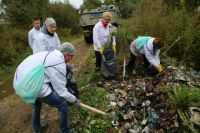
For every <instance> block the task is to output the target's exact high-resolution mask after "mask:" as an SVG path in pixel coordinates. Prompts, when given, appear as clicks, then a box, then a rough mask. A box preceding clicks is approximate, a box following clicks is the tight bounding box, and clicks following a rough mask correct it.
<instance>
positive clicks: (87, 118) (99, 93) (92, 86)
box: [69, 51, 110, 133]
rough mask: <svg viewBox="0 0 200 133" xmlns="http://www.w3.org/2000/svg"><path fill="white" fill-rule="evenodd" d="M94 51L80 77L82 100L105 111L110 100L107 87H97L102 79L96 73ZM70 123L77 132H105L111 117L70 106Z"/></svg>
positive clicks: (79, 84)
mask: <svg viewBox="0 0 200 133" xmlns="http://www.w3.org/2000/svg"><path fill="white" fill-rule="evenodd" d="M94 69H95V58H94V53H93V52H92V51H90V56H89V59H88V62H87V63H86V65H85V68H84V70H83V76H81V77H80V78H79V79H78V86H79V92H80V100H81V102H82V103H84V104H87V105H89V106H91V107H94V108H97V109H99V110H102V111H105V110H106V105H108V100H107V98H106V95H107V94H108V91H107V89H106V88H102V87H97V86H96V84H97V82H98V81H100V80H101V77H100V75H99V74H97V73H95V71H94ZM69 116H70V123H71V124H70V125H71V126H72V127H75V128H74V130H75V132H81V133H94V132H95V133H105V132H106V130H107V129H108V128H109V125H110V124H109V122H110V120H109V117H108V116H102V115H100V114H96V113H94V112H91V111H89V110H86V109H83V108H78V109H77V108H74V107H72V108H70V112H69Z"/></svg>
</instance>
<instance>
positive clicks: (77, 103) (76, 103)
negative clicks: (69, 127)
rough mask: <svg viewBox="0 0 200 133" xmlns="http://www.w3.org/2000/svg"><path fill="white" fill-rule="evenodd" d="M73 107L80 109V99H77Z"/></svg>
mask: <svg viewBox="0 0 200 133" xmlns="http://www.w3.org/2000/svg"><path fill="white" fill-rule="evenodd" d="M73 105H74V106H75V107H79V106H80V100H79V99H76V101H75V102H74V103H73Z"/></svg>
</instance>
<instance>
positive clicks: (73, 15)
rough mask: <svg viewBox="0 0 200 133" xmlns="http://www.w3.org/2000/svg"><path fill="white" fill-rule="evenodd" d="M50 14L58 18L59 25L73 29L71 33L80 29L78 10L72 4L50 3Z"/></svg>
mask: <svg viewBox="0 0 200 133" xmlns="http://www.w3.org/2000/svg"><path fill="white" fill-rule="evenodd" d="M48 15H49V16H51V17H53V18H54V19H55V20H56V23H57V25H58V27H60V28H67V29H71V34H74V33H77V32H78V31H79V25H78V15H77V11H76V9H75V8H73V7H72V6H71V5H70V4H63V3H54V4H50V5H49V9H48ZM49 16H48V17H49Z"/></svg>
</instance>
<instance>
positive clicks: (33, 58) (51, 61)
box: [13, 50, 76, 103]
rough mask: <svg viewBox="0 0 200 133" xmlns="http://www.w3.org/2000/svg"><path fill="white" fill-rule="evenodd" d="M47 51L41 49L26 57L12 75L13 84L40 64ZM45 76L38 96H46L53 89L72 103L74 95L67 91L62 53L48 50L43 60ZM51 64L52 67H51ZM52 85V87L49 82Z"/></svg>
mask: <svg viewBox="0 0 200 133" xmlns="http://www.w3.org/2000/svg"><path fill="white" fill-rule="evenodd" d="M47 54H48V51H43V52H40V53H37V54H34V55H30V56H29V57H27V58H26V59H25V60H24V61H23V62H22V63H21V64H20V65H19V66H18V68H17V70H16V72H15V76H14V82H13V85H14V86H15V84H16V81H18V80H20V79H21V78H23V76H24V75H25V74H26V73H27V72H29V71H30V70H31V69H33V68H34V67H36V66H37V65H39V64H42V63H43V61H44V59H45V56H46V55H47ZM44 66H45V67H46V66H49V67H46V68H45V77H44V81H43V84H42V88H41V92H40V96H39V97H40V98H43V97H46V96H48V95H49V94H50V93H51V92H52V90H54V91H55V92H56V93H57V94H58V95H59V96H60V97H62V98H64V99H65V100H66V101H68V102H70V103H73V102H75V101H76V97H75V96H74V95H72V94H71V93H69V92H68V91H67V88H66V87H65V85H66V82H67V81H66V64H65V60H64V56H63V54H62V53H61V52H60V51H58V50H54V51H52V52H50V53H49V54H48V56H47V58H46V60H45V63H44ZM52 66H53V67H52ZM49 83H51V85H52V88H51V86H50V84H49Z"/></svg>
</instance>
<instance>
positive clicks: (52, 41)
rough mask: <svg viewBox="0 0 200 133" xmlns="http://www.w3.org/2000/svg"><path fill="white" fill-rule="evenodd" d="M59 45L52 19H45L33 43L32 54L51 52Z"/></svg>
mask: <svg viewBox="0 0 200 133" xmlns="http://www.w3.org/2000/svg"><path fill="white" fill-rule="evenodd" d="M60 45H61V43H60V40H59V38H58V35H57V33H56V21H55V20H54V19H53V18H46V20H45V22H44V26H43V27H42V28H41V33H40V34H39V35H38V37H37V39H36V40H35V41H34V43H33V54H35V53H38V52H42V51H53V50H55V49H56V48H57V47H58V46H60Z"/></svg>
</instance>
